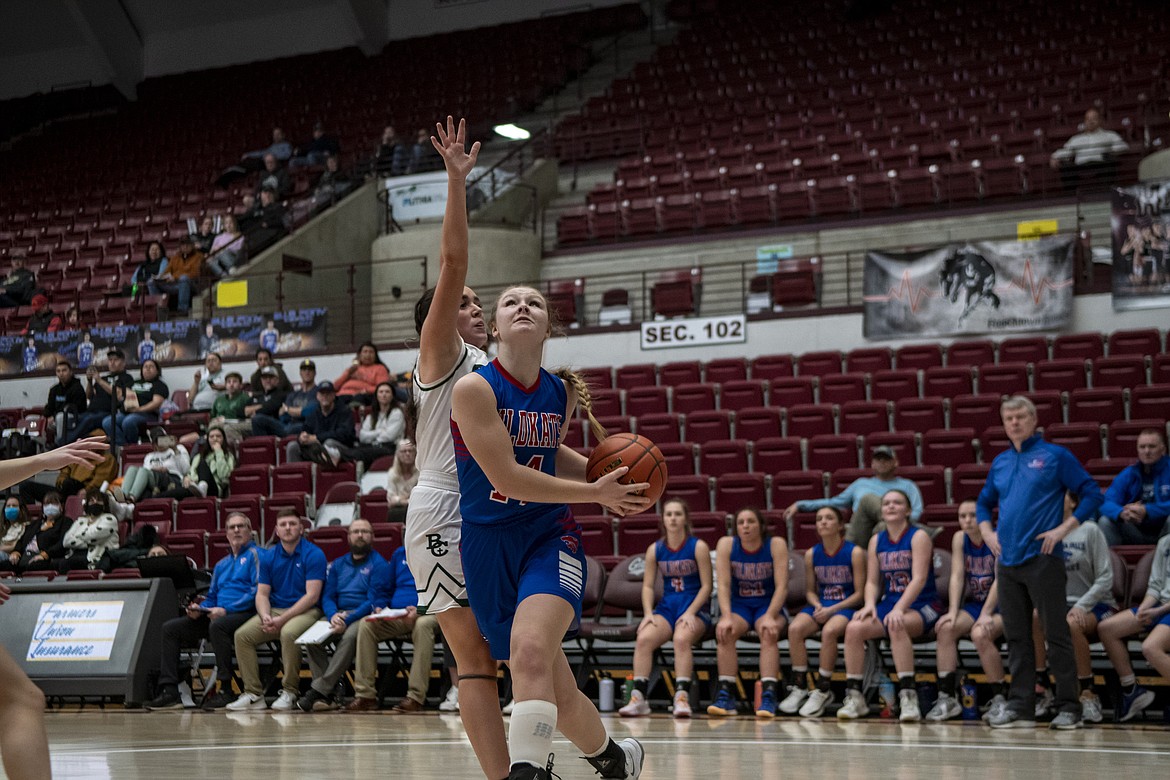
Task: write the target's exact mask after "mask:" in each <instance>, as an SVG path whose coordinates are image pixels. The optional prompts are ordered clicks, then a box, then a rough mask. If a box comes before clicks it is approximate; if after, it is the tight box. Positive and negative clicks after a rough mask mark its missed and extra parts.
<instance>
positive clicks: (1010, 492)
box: [977, 395, 1102, 729]
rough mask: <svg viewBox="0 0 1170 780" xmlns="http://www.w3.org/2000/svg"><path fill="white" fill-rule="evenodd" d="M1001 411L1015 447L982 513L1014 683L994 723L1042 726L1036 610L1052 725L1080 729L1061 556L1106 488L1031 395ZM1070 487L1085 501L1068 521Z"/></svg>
mask: <svg viewBox="0 0 1170 780" xmlns="http://www.w3.org/2000/svg"><path fill="white" fill-rule="evenodd" d="M1000 417H1001V418H1002V419H1003V426H1004V430H1005V432H1006V433H1007V436H1008V439H1010V440H1011V443H1012V446H1011V447H1010V448H1009V449H1008V450H1006V451H1004V452H1001V453H1000V454H999V455H997V456H996V457H995V460H994V461H992V463H991V471H990V473H989V474H988V476H987V484H986V485H984V487H983V491H982V492H981V493H980V494H979V501H978V505H977V510H978V512H977V516H978V518H979V530H980V531H981V532H982V534H983V538H984V539H986V540H987V544H988V546H989V547H990V548H991V551H992V552H993V553H995V554H996V556H997V557H998V558H999V563H998V566H997V569H996V586H997V589H998V592H999V608H1000V611H1001V612H1002V613H1003V630H1004V635H1005V636H1006V637H1007V643H1008V669H1009V671H1010V672H1011V677H1012V685H1011V696H1010V697H1009V699H1008V703H1007V706H1006V707H1005V708H1004V709H1003V711H1002V712H1001V713H1000V714H999V715H998V716H997V717H992V718H990V719H989V720H988V724H989V725H990V726H991V727H992V728H1021V727H1030V726H1034V725H1035V720H1033V718H1034V714H1033V713H1034V712H1035V709H1036V691H1035V686H1036V670H1035V668H1034V667H1033V663H1034V661H1035V658H1034V652H1033V643H1032V610H1033V609H1035V610H1037V611H1038V612H1039V615H1040V621H1041V623H1042V624H1043V628H1044V636H1045V639H1046V640H1047V642H1048V655H1049V659H1050V660H1051V664H1052V670H1053V672H1054V674H1055V677H1056V700H1057V707H1058V709H1059V710H1060V712H1059V713H1058V714H1057V716H1056V718H1055V719H1053V721H1052V727H1053V728H1056V729H1075V728H1079V727H1080V725H1081V705H1080V703H1079V702H1078V701H1077V670H1076V658H1075V656H1074V654H1073V645H1072V637H1071V636H1070V635H1069V629H1068V622H1067V621H1066V620H1065V615H1066V613H1067V612H1068V610H1067V608H1066V607H1065V596H1064V591H1065V582H1066V580H1067V575H1066V574H1065V571H1064V564H1063V561H1062V560H1061V559H1060V558H1059V557H1057V556H1060V555H1062V549H1061V545H1060V542H1061V540H1062V539H1063V538H1064V537H1065V536H1067V535H1068V534H1069V533H1070V532H1071V531H1072V530H1073V528H1074V527H1075V526H1076V525H1077V524H1078V523H1079V522H1084V521H1085V520H1088V519H1090V518H1092V517H1094V516H1095V515H1096V513H1097V510H1098V508H1099V507H1100V506H1101V500H1102V498H1101V490H1100V488H1098V487H1097V483H1096V482H1094V481H1093V478H1092V477H1091V476H1089V474H1088V472H1086V471H1085V469H1084V467H1083V466H1081V464H1080V463H1079V462H1078V461H1077V459H1076V456H1074V455H1073V454H1072V453H1071V452H1069V451H1068V450H1067V449H1065V448H1064V447H1061V446H1059V445H1056V444H1052V443H1050V442H1046V441H1044V440H1043V439H1042V438H1041V436H1040V435H1039V434H1037V433H1036V407H1035V405H1034V404H1033V403H1032V402H1031V401H1030V400H1028V399H1027V398H1025V397H1023V396H1018V395H1017V396H1012V397H1010V398H1008V399H1006V400H1005V401H1004V402H1003V403H1002V404H1001V405H1000ZM1021 474H1025V475H1027V478H1026V479H1024V478H1021V476H1020V475H1021ZM1068 491H1071V492H1072V493H1073V494H1074V495H1076V496H1078V497H1079V498H1080V504H1079V505H1078V507H1077V511H1076V514H1074V515H1070V516H1069V517H1068V518H1065V519H1063V520H1062V519H1061V518H1062V516H1063V514H1064V512H1063V508H1064V495H1065V493H1066V492H1068ZM996 507H998V508H999V522H998V523H997V526H996V527H995V528H993V527H992V525H991V516H992V512H993V511H994V510H995V509H996ZM1001 537H1002V538H1001Z"/></svg>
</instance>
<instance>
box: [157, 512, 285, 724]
mask: <svg viewBox="0 0 1170 780" xmlns="http://www.w3.org/2000/svg"><path fill="white" fill-rule="evenodd" d="M225 530H226V531H227V541H228V545H229V546H230V548H231V549H230V552H229V553H228V554H227V555H225V556H224V557H223V558H222V559H221V560H219V561H218V562H217V563H216V564H215V568H214V569H213V570H212V573H211V587H210V588H209V589H208V591H207V595H206V596H204V597H203V599H202V600H201V601H193V602H192V603H191V604H190V605H189V606H188V607H187V614H186V615H185V616H183V617H177V618H174V619H173V620H168V621H167V622H166V623H164V624H163V627H162V643H161V655H160V661H161V662H160V664H159V670H160V671H159V678H158V683H159V693H158V696H156V697H155V698H154V699H153V700H152V701H151V702H150V703H149V704H147V705H146V708H147V709H149V710H170V709H179V708H181V707H182V706H183V702H182V700H181V699H180V697H179V688H178V685H179V652H180V650H181V648H183V647H193V646H195V645H197V644H198V643H199V641H200V640H203V639H208V640H210V641H211V647H212V649H213V651H214V652H215V666H216V682H217V683H218V690H217V691H216V692H215V693H213V694H211V695H210V696H208V697H207V700H206V701H205V702H204V703H203V708H204V709H208V710H214V709H219V708H221V707H226V706H227V705H228V704H229V703H230V702H231V701H232V698H231V696H230V695H229V694H230V693H231V689H232V670H233V669H234V668H235V665H234V664H233V663H232V661H233V649H234V648H233V639H234V638H235V633H236V629H238V628H240V626H242V625H244V624H245V623H247V622H248V620H249V619H251V618H252V617H253V616H255V614H256V587H257V584H258V583H259V581H260V555H261V552H262V551H261V549H260V548H259V547H257V546H256V543H255V542H253V541H252V521H251V520H250V519H248V516H247V515H245V514H244V513H243V512H232V513H231V514H229V515H228V517H227V526H226V528H225Z"/></svg>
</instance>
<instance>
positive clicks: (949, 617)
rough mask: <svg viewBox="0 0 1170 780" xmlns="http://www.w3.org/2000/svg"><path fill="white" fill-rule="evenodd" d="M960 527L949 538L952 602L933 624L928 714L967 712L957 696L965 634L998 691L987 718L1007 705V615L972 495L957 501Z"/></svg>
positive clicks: (939, 717)
mask: <svg viewBox="0 0 1170 780" xmlns="http://www.w3.org/2000/svg"><path fill="white" fill-rule="evenodd" d="M959 531H960V533H957V534H955V536H954V538H952V539H951V581H950V583H949V598H948V600H947V604H948V605H949V606H948V609H947V613H946V614H945V615H943V616H942V617H941V618H939V620H938V624H937V625H936V626H935V627H934V632H935V636H936V647H935V654H936V655H935V657H936V658H937V659H938V700H937V701H935V703H934V706H933V707H931V709H930V712H928V713H926V719H927V720H928V721H931V722H935V723H937V722H940V721H944V720H950V719H951V718H955V717H958V716H959V714H960V713H962V711H963V707H962V705H961V704H960V703H959V697H958V695H957V688H958V680H957V679H956V676H955V672H956V671H957V670H958V668H959V639H960V638H961V637H963V636H966V635H967V634H970V635H971V641H972V642H974V643H975V649H976V651H978V653H979V661H980V662H981V663H982V664H983V673H984V674H985V675H986V676H987V682H988V684H989V685H991V686H992V690H994V691H995V695H994V697H992V699H991V706H990V707H989V708H988V710H987V715H986V717H987V718H991V716H992V715H994V714H995V713H997V712H999V711H1000V710H1001V709H1002V708H1003V707H1005V706H1007V694H1008V688H1007V682H1006V681H1005V680H1004V672H1003V656H1001V655H1000V654H999V638H1000V637H1001V636H1003V617H1002V616H1001V615H1000V614H999V610H998V609H997V606H996V605H997V603H998V600H999V599H998V594H997V593H996V590H995V559H996V556H995V553H993V552H992V551H991V548H990V547H989V546H988V545H987V542H986V541H984V539H983V532H982V531H980V530H979V520H978V519H977V518H976V516H975V499H973V498H970V499H967V500H966V501H963V502H962V503H960V504H959ZM964 594H966V595H965V596H964Z"/></svg>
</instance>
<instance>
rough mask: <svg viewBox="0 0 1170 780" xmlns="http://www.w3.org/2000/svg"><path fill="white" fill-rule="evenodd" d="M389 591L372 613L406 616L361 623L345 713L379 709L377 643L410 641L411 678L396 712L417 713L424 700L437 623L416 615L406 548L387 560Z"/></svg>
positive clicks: (431, 617) (415, 598) (416, 603)
mask: <svg viewBox="0 0 1170 780" xmlns="http://www.w3.org/2000/svg"><path fill="white" fill-rule="evenodd" d="M389 568H390V572H389V574H390V583H389V588H387V589H383V591H382V593H381V594H380V595H381V596H382V599H380V600H379V601H376V602H374V605H373V606H374V611H375V612H378V611H381V610H382V609H383V608H387V609H404V610H406V615H405V616H403V617H401V618H396V619H389V620H363V621H362V623H361V626H360V627H359V629H358V637H357V664H356V666H355V667H354V674H353V689H354V700H353V701H351V702H350V703H349V704H348V705H347V706H346V708H345V711H346V712H367V711H369V710H375V709H377V708H378V699H377V695H378V690H377V688H376V687H375V685H374V677H375V675H376V674H377V672H378V643H379V642H385V641H387V640H390V639H405V638H406V637H408V636H409V637H410V641H411V644H412V645H413V646H414V653H413V654H412V655H411V659H410V676H409V677H408V679H407V689H406V696H404V697H403V698H402V701H400V702H398V704H396V705H394V711H395V712H419V711H420V710H422V708H423V705H424V704H426V700H427V688H428V687H430V680H431V659H432V658H433V657H434V653H435V634H436V632H437V631H438V627H439V621H438V618H436V617H435V616H434V615H420V614H418V609H417V605H418V591H417V589H416V588H415V583H414V577H413V576H412V575H411V573H410V569H409V568H407V565H406V548H405V547H399V548H398V549H396V550H395V551H394V554H393V555H392V556H390V567H389Z"/></svg>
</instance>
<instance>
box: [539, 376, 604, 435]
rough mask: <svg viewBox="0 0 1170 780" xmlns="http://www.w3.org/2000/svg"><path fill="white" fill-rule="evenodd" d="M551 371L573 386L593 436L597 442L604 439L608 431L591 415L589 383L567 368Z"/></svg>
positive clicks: (591, 402) (591, 395) (591, 405)
mask: <svg viewBox="0 0 1170 780" xmlns="http://www.w3.org/2000/svg"><path fill="white" fill-rule="evenodd" d="M552 373H553V376H558V377H560V378H561V379H563V380H565V381H566V382H568V383H569V384H570V385H572V386H573V391H574V392H575V393H576V394H577V406H578V407H580V409H581V410H582V411H583V412H585V416H586V417H587V418H589V430H590V431H592V432H593V438H595V439H597V441H599V442H600V441H605V439H606V437H608V436H609V431H607V430H605V426H603V425H602V424H601V423H599V422H598V421H597V418H596V417H594V416H593V393H592V392H591V391H590V390H589V385H588V384H586V382H585V380H584V379H582V378H581V377H580V375H579V374H577V373H576V372H575V371H573V370H571V369H568V368H558V369H556V370H554V371H553V372H552Z"/></svg>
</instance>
